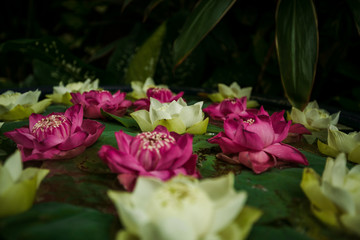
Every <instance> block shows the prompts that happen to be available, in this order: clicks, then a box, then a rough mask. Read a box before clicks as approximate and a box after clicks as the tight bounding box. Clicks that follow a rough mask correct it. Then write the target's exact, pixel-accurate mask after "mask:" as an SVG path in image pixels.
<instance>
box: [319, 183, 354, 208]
mask: <svg viewBox="0 0 360 240" xmlns="http://www.w3.org/2000/svg"><path fill="white" fill-rule="evenodd" d="M321 190H322V193H323V194H324V195H325V196H326V197H327V198H329V199H330V200H331V201H332V202H334V203H335V204H336V205H337V206H338V207H340V208H341V209H342V210H343V211H345V212H346V213H348V214H351V215H354V214H355V211H356V207H355V202H354V200H353V198H352V196H351V194H350V193H349V192H347V191H346V190H344V189H342V188H339V187H335V186H332V185H331V184H330V183H328V182H323V183H322V186H321Z"/></svg>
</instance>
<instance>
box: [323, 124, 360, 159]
mask: <svg viewBox="0 0 360 240" xmlns="http://www.w3.org/2000/svg"><path fill="white" fill-rule="evenodd" d="M318 147H319V151H320V152H322V153H324V154H326V155H328V156H331V157H336V156H337V155H338V154H339V153H340V152H343V153H346V155H347V158H348V159H349V160H350V161H352V162H355V163H360V132H351V133H349V134H346V133H344V132H341V131H339V129H338V128H337V127H335V126H333V125H331V126H330V127H329V129H328V139H327V144H325V143H323V142H321V141H318Z"/></svg>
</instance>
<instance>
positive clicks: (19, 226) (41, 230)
mask: <svg viewBox="0 0 360 240" xmlns="http://www.w3.org/2000/svg"><path fill="white" fill-rule="evenodd" d="M118 227H119V226H118V224H117V221H116V217H115V216H113V215H111V214H105V213H102V212H99V211H97V210H94V209H91V208H84V207H79V206H75V205H70V204H65V203H57V202H47V203H42V204H37V205H34V206H33V208H31V209H30V210H28V211H26V212H24V213H22V214H19V215H15V216H12V217H9V218H5V219H2V220H1V224H0V238H1V239H37V240H39V239H93V240H96V239H113V238H114V235H115V229H116V228H118Z"/></svg>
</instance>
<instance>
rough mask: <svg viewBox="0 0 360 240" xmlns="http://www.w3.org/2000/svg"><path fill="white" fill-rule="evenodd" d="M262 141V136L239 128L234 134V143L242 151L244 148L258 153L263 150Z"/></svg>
mask: <svg viewBox="0 0 360 240" xmlns="http://www.w3.org/2000/svg"><path fill="white" fill-rule="evenodd" d="M258 130H261V129H258ZM260 134H263V133H262V132H260ZM270 137H271V136H270ZM263 139H264V136H259V135H258V134H257V133H254V132H250V131H248V130H245V129H241V128H239V129H238V130H237V132H236V136H235V138H234V141H235V142H236V143H237V145H239V146H242V148H243V149H244V148H246V149H251V150H255V151H260V150H262V149H263V148H264V142H263ZM238 152H239V151H238ZM224 153H225V154H227V152H224Z"/></svg>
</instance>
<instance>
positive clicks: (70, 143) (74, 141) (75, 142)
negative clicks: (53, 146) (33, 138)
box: [57, 132, 88, 151]
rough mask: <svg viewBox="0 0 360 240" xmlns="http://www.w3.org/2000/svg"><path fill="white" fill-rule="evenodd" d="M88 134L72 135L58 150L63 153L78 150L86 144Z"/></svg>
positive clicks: (77, 133)
mask: <svg viewBox="0 0 360 240" xmlns="http://www.w3.org/2000/svg"><path fill="white" fill-rule="evenodd" d="M87 136H88V134H87V133H85V132H76V133H73V134H71V135H70V136H69V137H68V138H67V139H66V140H65V141H64V142H63V143H61V144H59V146H57V148H58V149H59V150H61V151H68V150H71V149H74V148H77V147H79V146H81V145H83V144H84V142H85V139H86V138H87Z"/></svg>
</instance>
